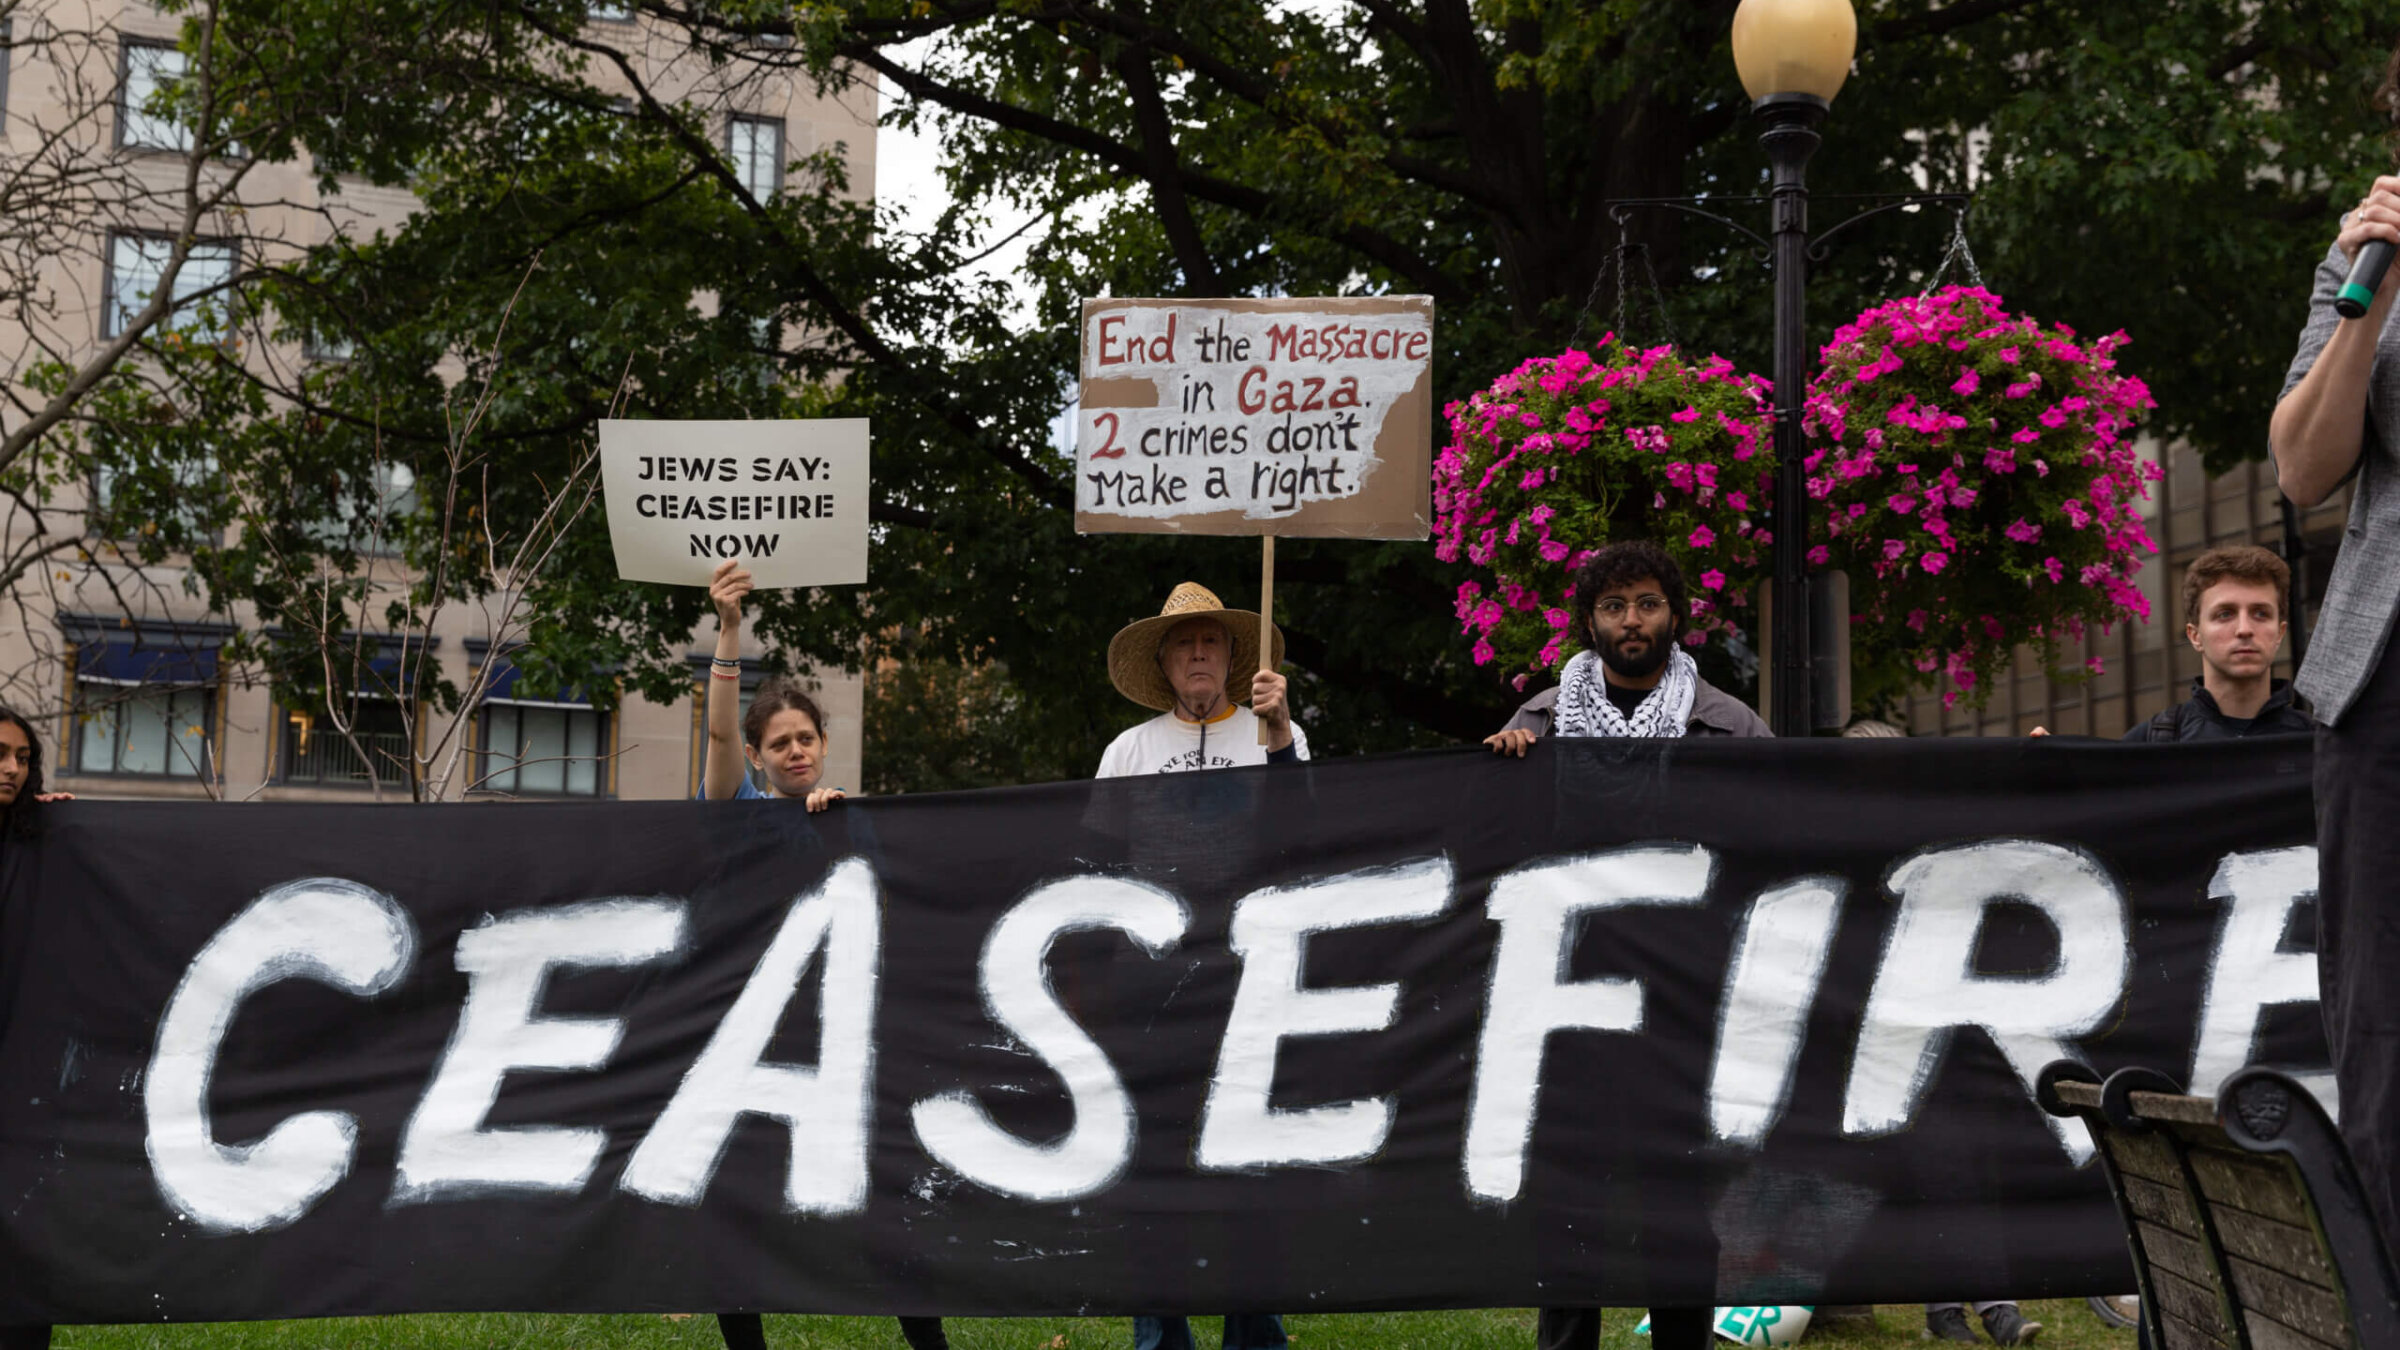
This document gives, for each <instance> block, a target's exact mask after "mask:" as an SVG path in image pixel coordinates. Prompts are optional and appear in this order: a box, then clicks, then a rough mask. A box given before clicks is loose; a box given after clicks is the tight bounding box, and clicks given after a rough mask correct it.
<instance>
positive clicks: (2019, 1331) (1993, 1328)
mask: <svg viewBox="0 0 2400 1350" xmlns="http://www.w3.org/2000/svg"><path fill="white" fill-rule="evenodd" d="M1983 1329H1984V1330H1985V1331H1987V1332H1990V1333H1991V1337H1992V1344H1994V1345H2031V1344H2033V1338H2034V1337H2036V1336H2039V1335H2041V1334H2042V1324H2041V1323H2039V1322H2028V1321H2026V1320H2025V1314H2023V1313H2021V1312H2018V1311H2017V1305H2016V1304H2014V1303H2003V1304H2001V1305H2000V1306H1999V1307H1997V1308H1994V1309H1992V1310H1991V1311H1990V1312H1987V1313H1985V1314H1984V1315H1983Z"/></svg>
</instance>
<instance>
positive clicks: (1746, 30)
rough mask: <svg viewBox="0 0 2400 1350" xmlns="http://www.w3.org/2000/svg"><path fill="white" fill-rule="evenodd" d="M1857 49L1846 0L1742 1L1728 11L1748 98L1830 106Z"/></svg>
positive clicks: (1853, 19)
mask: <svg viewBox="0 0 2400 1350" xmlns="http://www.w3.org/2000/svg"><path fill="white" fill-rule="evenodd" d="M1857 50H1858V14H1857V12H1856V11H1855V10H1853V9H1851V8H1850V0H1742V4H1741V8H1739V9H1736V10H1735V11H1734V12H1733V64H1734V67H1735V69H1737V70H1739V71H1740V72H1741V74H1742V88H1744V89H1746V90H1748V91H1749V92H1750V97H1751V98H1752V99H1763V98H1768V97H1771V96H1773V95H1776V94H1807V95H1809V96H1810V97H1812V98H1818V99H1822V100H1824V101H1825V102H1827V103H1831V102H1832V101H1833V96H1834V95H1835V94H1837V93H1839V92H1841V88H1842V81H1843V80H1845V79H1847V78H1849V75H1850V58H1851V56H1852V55H1853V54H1854V53H1856V52H1857Z"/></svg>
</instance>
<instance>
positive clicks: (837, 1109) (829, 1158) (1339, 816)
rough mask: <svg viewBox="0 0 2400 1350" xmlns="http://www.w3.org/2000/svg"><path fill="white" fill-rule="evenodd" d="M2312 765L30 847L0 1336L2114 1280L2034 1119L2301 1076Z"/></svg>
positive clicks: (1822, 772) (2267, 755)
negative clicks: (696, 1311) (2131, 1087)
mask: <svg viewBox="0 0 2400 1350" xmlns="http://www.w3.org/2000/svg"><path fill="white" fill-rule="evenodd" d="M2310 752H2311V744H2310V741H2309V739H2308V738H2307V737H2304V736H2292V737H2252V738H2248V739H2243V740H2225V741H2211V742H2206V743H2194V744H2190V745H2182V746H2118V745H2105V744H2089V743H2086V744H2075V743H2072V742H2055V743H2045V742H2031V743H2028V742H2024V741H2015V742H2008V741H2001V740H1982V741H1978V740H1935V739H1931V738H1925V739H1918V740H1908V741H1873V742H1860V741H1839V740H1817V741H1774V740H1741V739H1728V738H1706V737H1703V738H1696V739H1651V740H1640V739H1635V740H1622V739H1617V740H1612V739H1607V738H1585V739H1577V738H1567V739H1565V740H1556V739H1553V740H1547V741H1544V742H1543V743H1542V744H1541V745H1540V746H1539V747H1537V748H1536V749H1535V750H1534V751H1533V753H1532V754H1531V755H1530V756H1529V757H1527V758H1526V759H1522V760H1520V759H1515V758H1508V757H1496V756H1493V755H1491V754H1489V753H1487V752H1485V751H1484V750H1482V749H1481V748H1480V747H1477V748H1474V749H1471V750H1456V751H1448V752H1432V753H1427V752H1418V753H1412V754H1407V755H1391V756H1382V757H1377V758H1372V759H1337V760H1330V761H1320V762H1316V763H1303V764H1297V765H1291V766H1279V767H1274V768H1264V767H1262V768H1256V769H1226V770H1221V771H1218V772H1214V773H1196V774H1157V775H1141V776H1136V777H1130V778H1111V779H1101V780H1096V781H1095V780H1077V781H1074V782H1065V783H1050V784H1041V785H1034V786H1027V787H1016V788H1007V789H1001V790H996V791H987V792H954V793H927V794H910V795H907V796H901V797H888V798H863V799H853V800H851V801H850V802H847V803H845V804H843V805H842V806H841V807H840V809H838V810H834V811H829V812H826V813H824V814H822V815H812V814H810V813H808V812H806V811H801V810H798V809H796V808H795V807H794V806H793V805H792V804H791V803H788V802H717V803H694V802H593V803H567V802H561V803H557V804H554V805H547V806H529V807H510V808H502V807H472V808H462V807H423V808H416V809H408V810H395V809H393V808H391V807H379V806H373V805H345V804H337V803H299V802H290V803H275V804H270V805H263V806H253V807H249V808H247V809H245V810H242V811H233V812H228V811H224V810H222V809H220V808H217V807H214V806H211V805H209V804H207V803H203V802H88V801H87V802H72V803H64V804H60V805H58V806H55V807H52V808H50V809H49V810H48V811H47V821H46V824H45V825H44V826H43V830H42V833H41V834H40V836H39V837H36V838H30V839H28V838H12V839H11V840H10V841H9V843H8V846H7V847H6V848H4V849H0V1197H6V1202H5V1203H0V1326H6V1325H10V1324H21V1323H28V1322H70V1321H105V1322H130V1321H153V1322H156V1321H191V1320H221V1319H228V1318H268V1317H306V1316H325V1315H330V1314H337V1313H392V1312H421V1311H460V1310H476V1309H513V1310H525V1311H551V1312H569V1311H624V1312H632V1311H643V1310H651V1311H680V1310H685V1309H693V1308H700V1309H708V1308H727V1309H765V1310H770V1311H774V1310H787V1311H801V1310H807V1311H815V1312H851V1313H900V1314H927V1315H940V1314H957V1315H973V1316H993V1315H1007V1316H1058V1315H1069V1314H1078V1313H1080V1314H1085V1315H1091V1314H1099V1313H1130V1312H1140V1311H1149V1312H1153V1313H1185V1312H1190V1313H1206V1312H1208V1311H1209V1310H1210V1309H1220V1310H1221V1309H1225V1308H1245V1307H1247V1308H1285V1309H1297V1310H1303V1311H1310V1312H1320V1311H1337V1310H1363V1309H1390V1308H1409V1307H1525V1306H1529V1305H1539V1306H1568V1305H1574V1306H1601V1305H1613V1306H1627V1305H1631V1306H1644V1305H1658V1306H1666V1307H1708V1306H1711V1305H1714V1306H1716V1307H1718V1308H1719V1309H1720V1312H1719V1313H1718V1318H1719V1326H1720V1328H1721V1329H1722V1330H1723V1331H1724V1332H1725V1334H1727V1335H1729V1336H1736V1337H1739V1338H1740V1339H1741V1340H1742V1341H1743V1342H1744V1343H1745V1345H1748V1346H1752V1347H1757V1350H1767V1347H1769V1346H1772V1345H1775V1344H1780V1343H1781V1339H1783V1338H1784V1337H1783V1333H1785V1332H1793V1331H1797V1330H1798V1329H1799V1327H1798V1325H1797V1313H1798V1311H1799V1309H1798V1307H1797V1306H1794V1305H1801V1306H1806V1305H1819V1304H1824V1303H1863V1302H1887V1303H1888V1302H1902V1301H1907V1302H1922V1301H1925V1300H1929V1299H1942V1298H1945V1297H1949V1296H1951V1295H1952V1294H1954V1293H1958V1292H1962V1291H1963V1292H1969V1293H1973V1292H1985V1291H1988V1292H1993V1293H2004V1294H2008V1295H2010V1296H2013V1297H2018V1298H2048V1297H2059V1296H2062V1295H2070V1294H2072V1295H2081V1294H2088V1293H2107V1292H2110V1291H2112V1290H2123V1289H2128V1288H2131V1287H2133V1286H2132V1280H2133V1274H2132V1270H2131V1268H2130V1266H2129V1264H2128V1262H2127V1257H2126V1245H2125V1232H2124V1229H2123V1228H2122V1227H2120V1226H2119V1225H2118V1222H2117V1215H2116V1211H2115V1208H2114V1206H2113V1205H2112V1203H2111V1201H2110V1200H2109V1196H2108V1191H2107V1188H2106V1187H2105V1185H2104V1184H2103V1182H2102V1178H2101V1175H2100V1168H2099V1167H2097V1166H2095V1165H2093V1150H2092V1141H2091V1139H2090V1137H2089V1136H2088V1135H2087V1134H2086V1133H2085V1131H2084V1128H2083V1126H2082V1125H2081V1124H2080V1123H2079V1122H2073V1121H2065V1120H2060V1119H2057V1118H2055V1117H2052V1116H2049V1115H2046V1114H2044V1113H2043V1112H2042V1111H2041V1110H2040V1109H2039V1107H2037V1106H2036V1105H2035V1102H2034V1097H2033V1083H2034V1082H2035V1080H2036V1078H2037V1076H2038V1074H2039V1073H2040V1070H2041V1068H2042V1066H2043V1065H2045V1064H2047V1063H2049V1062H2050V1061H2052V1060H2054V1059H2059V1058H2066V1057H2072V1058H2076V1059H2080V1060H2083V1061H2085V1062H2087V1063H2089V1064H2090V1065H2091V1066H2092V1067H2093V1068H2094V1069H2095V1070H2096V1071H2098V1072H2101V1073H2109V1072H2114V1071H2115V1070H2117V1069H2120V1068H2123V1067H2126V1066H2129V1065H2145V1066H2148V1067H2150V1068H2153V1069H2157V1070H2162V1071H2164V1072H2166V1073H2168V1074H2169V1075H2171V1076H2172V1077H2173V1078H2174V1079H2176V1080H2177V1081H2178V1082H2182V1083H2187V1084H2189V1085H2190V1086H2191V1088H2192V1089H2193V1090H2194V1091H2197V1092H2200V1093H2202V1094H2208V1093H2213V1092H2214V1091H2215V1090H2216V1087H2217V1085H2218V1084H2220V1083H2221V1082H2223V1081H2224V1080H2225V1079H2226V1077H2227V1076H2228V1075H2230V1074H2232V1073H2233V1072H2235V1071H2236V1070H2237V1069H2239V1068H2240V1067H2241V1066H2243V1065H2244V1064H2252V1063H2269V1064H2278V1065H2282V1066H2286V1067H2288V1068H2291V1069H2294V1070H2314V1071H2321V1070H2322V1069H2323V1068H2324V1066H2325V1064H2326V1049H2325V1042H2324V1032H2323V1027H2324V1023H2323V1020H2322V1017H2321V1014H2320V1010H2319V1007H2318V1003H2317V983H2316V957H2315V954H2314V953H2313V952H2312V951H2311V950H2310V946H2311V944H2312V942H2313V940H2314V935H2315V933H2316V931H2317V925H2316V921H2315V908H2316V886H2317V864H2316V851H2315V849H2314V848H2313V847H2312V846H2311V845H2310V843H2309V840H2310V839H2311V838H2312V837H2313V832H2314V824H2313V816H2312V812H2311V808H2310V802H2309V787H2308V785H2309V768H2310ZM2279 937H2280V938H2281V940H2280V941H2279V940H2278V938H2279ZM2356 997H2357V998H2360V999H2364V1000H2366V1002H2364V1003H2354V1004H2350V1005H2347V1006H2349V1007H2350V1008H2351V1009H2352V1015H2354V1016H2361V1017H2364V1016H2388V1015H2389V1014H2390V1009H2388V1008H2386V1007H2385V1006H2384V1005H2385V1004H2388V1003H2392V1002H2393V1001H2394V1000H2395V999H2400V989H2396V988H2394V987H2380V988H2374V989H2367V990H2361V991H2358V992H2357V994H2356ZM2343 1108H2344V1109H2345V1110H2356V1111H2370V1112H2371V1111H2374V1110H2376V1109H2377V1103H2373V1102H2366V1103H2348V1102H2345V1103H2343ZM1760 1305H1782V1307H1781V1310H1780V1313H1779V1314H1770V1313H1769V1312H1765V1311H1753V1310H1754V1309H1758V1308H1759V1307H1760ZM1736 1310H1740V1311H1739V1312H1738V1315H1737V1311H1736ZM1728 1319H1733V1320H1731V1321H1730V1323H1729V1321H1728ZM1762 1324H1763V1325H1762Z"/></svg>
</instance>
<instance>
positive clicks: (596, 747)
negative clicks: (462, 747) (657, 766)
mask: <svg viewBox="0 0 2400 1350" xmlns="http://www.w3.org/2000/svg"><path fill="white" fill-rule="evenodd" d="M489 651H490V647H489V645H488V644H486V643H484V642H483V641H481V640H480V639H476V640H470V641H469V642H468V643H467V659H468V660H469V661H470V662H472V663H474V664H476V665H481V664H482V662H483V661H484V659H485V654H486V653H487V652H489ZM519 674H520V672H519V671H518V669H517V666H516V663H515V662H513V661H510V660H509V659H508V658H507V657H506V656H505V655H502V656H498V657H495V658H493V659H492V662H491V674H490V680H491V685H490V690H489V692H487V693H486V694H485V695H484V702H483V717H482V730H483V744H482V747H481V748H482V750H483V769H482V773H481V776H480V781H478V782H477V783H476V786H477V787H478V788H480V789H482V790H483V791H486V792H501V793H508V794H512V795H540V796H564V797H599V796H605V795H606V794H607V792H608V765H607V756H608V752H609V746H608V715H607V714H606V713H603V712H600V711H599V710H597V709H595V708H593V707H592V706H591V701H590V699H589V698H588V697H587V696H586V695H585V693H584V691H583V690H581V689H570V690H568V691H566V692H565V693H564V694H561V695H559V696H558V697H556V698H548V697H544V696H542V695H540V694H538V693H536V692H534V691H531V690H521V689H520V688H519V687H518V680H519Z"/></svg>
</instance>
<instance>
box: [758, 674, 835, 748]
mask: <svg viewBox="0 0 2400 1350" xmlns="http://www.w3.org/2000/svg"><path fill="white" fill-rule="evenodd" d="M786 711H789V712H796V713H804V714H806V715H807V717H808V724H809V725H810V726H812V727H815V728H816V730H817V739H818V740H823V739H825V712H824V710H823V709H822V708H819V707H818V706H817V701H816V700H815V699H813V698H810V697H809V696H808V691H807V690H804V689H802V688H801V687H800V684H799V682H798V681H797V680H794V679H791V678H790V677H788V676H784V675H769V676H768V677H767V678H766V679H764V680H762V681H760V682H759V686H758V692H757V693H755V694H752V695H751V696H750V708H749V710H748V711H746V712H744V713H743V714H742V744H744V745H747V746H749V747H750V748H751V749H753V750H755V749H757V748H758V745H759V742H760V741H762V740H764V739H766V735H767V723H769V722H771V721H773V720H774V718H775V714H777V713H779V712H786Z"/></svg>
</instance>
